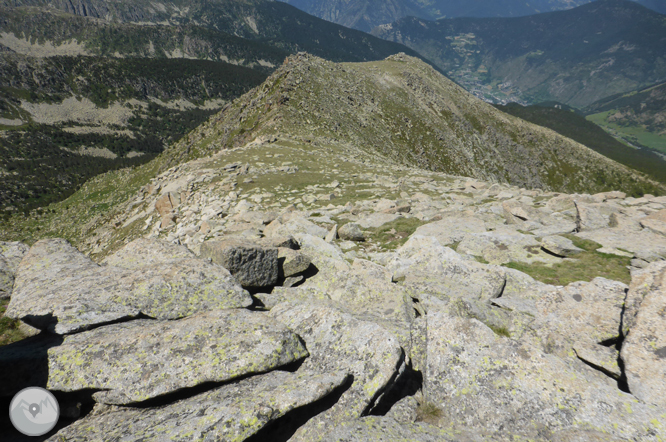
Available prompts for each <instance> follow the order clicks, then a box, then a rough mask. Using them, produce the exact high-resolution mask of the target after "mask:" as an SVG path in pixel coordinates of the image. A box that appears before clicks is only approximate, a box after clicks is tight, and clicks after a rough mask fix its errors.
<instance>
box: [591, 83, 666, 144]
mask: <svg viewBox="0 0 666 442" xmlns="http://www.w3.org/2000/svg"><path fill="white" fill-rule="evenodd" d="M585 111H586V113H588V117H587V118H588V119H589V120H591V121H594V122H595V123H597V124H599V125H601V126H602V127H604V128H605V129H606V130H607V131H609V132H610V133H612V134H613V135H614V136H616V137H618V138H620V139H622V140H623V141H625V142H626V143H628V144H630V145H633V146H644V147H648V148H651V149H654V150H657V151H659V152H661V153H662V154H666V83H661V84H658V85H655V86H651V87H648V88H645V89H642V90H640V91H634V92H630V93H628V94H618V95H614V96H612V97H608V98H606V99H603V100H601V101H598V102H596V103H593V104H591V105H590V106H588V107H587V108H586V109H585Z"/></svg>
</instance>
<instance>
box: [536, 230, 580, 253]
mask: <svg viewBox="0 0 666 442" xmlns="http://www.w3.org/2000/svg"><path fill="white" fill-rule="evenodd" d="M541 247H543V248H544V249H546V250H547V251H549V252H550V253H553V254H555V255H558V256H572V255H577V254H578V253H580V252H583V249H581V248H579V247H576V246H575V245H574V243H573V241H571V240H570V239H569V238H564V237H562V236H557V235H553V236H546V237H545V238H541Z"/></svg>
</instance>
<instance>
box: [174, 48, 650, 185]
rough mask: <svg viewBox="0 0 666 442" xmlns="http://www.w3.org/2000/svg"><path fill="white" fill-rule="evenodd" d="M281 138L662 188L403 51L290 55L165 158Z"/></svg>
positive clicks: (458, 165)
mask: <svg viewBox="0 0 666 442" xmlns="http://www.w3.org/2000/svg"><path fill="white" fill-rule="evenodd" d="M275 134H284V135H288V136H290V137H294V138H296V139H301V140H310V141H311V142H318V143H334V144H344V145H351V146H354V147H355V148H359V149H362V150H365V151H367V152H370V153H371V154H373V153H374V154H379V155H382V156H384V157H386V158H388V159H389V160H390V161H395V162H396V163H398V164H409V165H414V166H418V167H421V168H426V169H430V170H436V171H441V172H445V173H450V174H456V175H463V176H473V177H477V178H480V179H484V180H489V181H495V182H504V183H511V184H513V185H518V186H521V187H526V188H541V189H548V190H556V191H565V190H566V191H571V192H583V191H585V192H596V191H601V190H607V189H624V190H625V191H627V192H628V193H632V194H640V193H641V192H644V191H650V192H653V191H654V192H657V193H660V192H662V190H661V186H660V185H657V184H655V183H654V182H651V181H649V180H647V179H645V178H644V177H642V176H639V174H637V173H635V172H633V171H631V170H630V169H628V168H626V167H624V166H621V165H620V164H618V163H615V162H614V161H611V160H609V159H607V158H606V157H603V156H601V155H599V154H597V153H596V152H593V151H592V150H590V149H588V148H586V147H584V146H582V145H580V144H578V143H576V142H574V141H572V140H570V139H568V138H564V137H562V136H560V135H558V134H556V133H555V132H552V131H550V130H547V129H544V128H542V127H539V126H536V125H533V124H530V123H527V122H524V121H523V120H520V119H518V118H515V117H512V116H509V115H506V114H504V113H502V112H500V111H498V110H497V109H495V108H493V107H492V106H490V105H489V104H487V103H484V102H482V101H480V100H478V99H476V98H474V97H473V96H471V95H470V94H469V93H467V92H466V91H465V90H463V89H462V88H461V87H459V86H457V85H456V84H454V83H453V82H451V81H450V80H448V79H446V78H445V77H444V76H442V75H441V74H439V73H438V72H436V71H435V70H434V69H432V68H431V67H430V66H428V65H426V64H425V63H423V62H421V61H419V60H418V59H416V58H413V57H409V56H406V55H404V54H402V55H397V56H392V57H389V58H388V59H387V60H385V61H379V62H368V63H342V64H334V63H331V62H327V61H324V60H322V59H319V58H316V57H312V56H309V55H299V56H295V57H290V58H289V59H288V62H287V63H286V64H285V65H283V66H282V67H280V68H279V69H278V70H277V71H276V72H275V73H274V74H272V75H271V77H269V79H268V80H267V81H266V82H265V83H264V84H263V85H262V86H260V87H259V88H256V89H254V90H253V91H252V92H250V93H248V94H246V95H244V96H243V97H241V99H239V100H237V101H235V102H234V103H233V105H232V106H231V107H230V108H228V109H226V110H225V111H223V112H222V113H220V114H219V115H217V116H216V117H214V118H212V119H211V120H209V122H207V123H206V124H204V125H203V126H201V127H200V128H199V129H197V130H196V131H194V132H192V133H191V134H190V135H188V136H187V137H186V138H184V139H183V140H181V142H180V143H178V144H177V145H176V146H175V147H174V148H173V149H171V150H170V151H168V152H166V153H165V155H168V156H169V158H170V160H169V161H168V162H167V164H168V165H171V166H173V165H175V164H178V163H180V162H182V161H184V160H186V159H190V158H194V157H197V156H206V155H209V154H211V153H214V152H215V151H217V150H219V149H221V148H231V147H235V146H240V145H244V144H246V143H248V142H250V141H252V140H254V139H255V138H257V137H260V136H264V135H266V136H273V135H275Z"/></svg>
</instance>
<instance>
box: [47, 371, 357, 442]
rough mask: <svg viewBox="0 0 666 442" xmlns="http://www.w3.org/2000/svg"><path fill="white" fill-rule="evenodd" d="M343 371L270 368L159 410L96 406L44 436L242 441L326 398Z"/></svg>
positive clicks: (80, 441)
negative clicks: (265, 371)
mask: <svg viewBox="0 0 666 442" xmlns="http://www.w3.org/2000/svg"><path fill="white" fill-rule="evenodd" d="M345 380H346V375H345V374H341V373H330V374H318V373H312V372H301V371H299V372H298V373H288V372H282V371H274V372H271V373H268V374H265V375H261V376H253V377H251V378H249V379H244V380H242V381H240V382H237V383H233V384H229V385H225V386H222V387H219V388H215V389H213V390H211V391H208V392H205V393H201V394H198V395H196V396H193V397H191V398H188V399H183V400H180V401H177V402H174V403H172V404H169V405H166V406H162V407H158V408H131V407H117V406H109V405H97V406H96V408H95V410H93V412H92V413H91V414H90V415H88V416H86V418H85V419H82V420H79V421H77V422H75V423H74V424H72V425H70V426H68V427H65V428H64V429H62V430H60V431H59V432H58V433H57V434H55V435H54V436H52V437H51V438H50V439H48V440H49V441H51V442H60V441H61V440H68V441H72V442H88V441H101V440H104V441H107V440H108V441H111V440H122V441H127V442H130V441H135V442H139V441H155V442H158V441H165V440H177V441H184V440H197V441H204V440H205V441H209V440H210V441H241V440H245V439H246V438H248V437H250V436H252V435H253V434H255V433H257V432H258V431H259V430H261V429H262V428H263V427H264V426H265V425H266V424H268V423H270V422H272V421H275V420H277V419H279V418H280V417H282V416H284V415H285V414H286V413H288V412H289V411H291V410H294V409H297V408H299V407H303V406H307V405H308V404H310V403H312V402H315V401H317V400H319V399H322V398H324V397H326V396H327V395H328V394H330V393H331V392H332V391H333V390H334V389H335V388H337V387H338V386H340V385H341V384H343V383H344V382H345Z"/></svg>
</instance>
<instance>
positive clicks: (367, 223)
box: [358, 213, 402, 229]
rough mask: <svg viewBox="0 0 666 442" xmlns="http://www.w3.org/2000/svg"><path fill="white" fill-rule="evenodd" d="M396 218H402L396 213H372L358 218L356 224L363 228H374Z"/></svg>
mask: <svg viewBox="0 0 666 442" xmlns="http://www.w3.org/2000/svg"><path fill="white" fill-rule="evenodd" d="M398 218H402V216H401V215H398V214H396V213H372V214H370V215H368V216H366V217H363V218H361V219H360V220H358V225H359V226H361V227H363V228H364V229H370V228H373V229H376V228H378V227H381V226H383V225H384V224H388V223H391V222H393V221H395V220H397V219H398Z"/></svg>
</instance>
